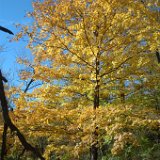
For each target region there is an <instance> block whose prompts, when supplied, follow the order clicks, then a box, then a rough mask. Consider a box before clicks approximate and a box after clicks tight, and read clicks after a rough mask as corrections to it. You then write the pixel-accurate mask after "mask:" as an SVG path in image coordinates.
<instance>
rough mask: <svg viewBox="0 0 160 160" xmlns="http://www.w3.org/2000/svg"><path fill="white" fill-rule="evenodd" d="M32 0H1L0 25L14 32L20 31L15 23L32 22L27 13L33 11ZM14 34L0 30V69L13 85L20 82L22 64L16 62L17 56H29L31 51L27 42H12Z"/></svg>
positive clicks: (26, 23)
mask: <svg viewBox="0 0 160 160" xmlns="http://www.w3.org/2000/svg"><path fill="white" fill-rule="evenodd" d="M32 9H33V8H32V0H0V26H3V27H5V28H8V29H9V30H11V31H12V32H13V33H14V34H16V33H18V29H17V28H16V26H15V24H25V25H28V24H31V19H29V18H27V17H25V14H26V13H27V12H29V11H32ZM13 37H14V36H13V35H9V34H7V33H5V32H1V31H0V46H3V51H0V69H1V70H2V73H3V74H4V76H5V77H6V78H7V79H8V81H9V83H10V84H12V85H17V84H18V81H19V80H18V76H17V73H18V70H19V69H20V66H19V65H18V64H17V63H16V58H17V57H20V56H29V54H30V52H29V50H28V49H26V47H25V46H26V42H24V41H23V40H20V41H18V42H10V40H11V39H12V38H13Z"/></svg>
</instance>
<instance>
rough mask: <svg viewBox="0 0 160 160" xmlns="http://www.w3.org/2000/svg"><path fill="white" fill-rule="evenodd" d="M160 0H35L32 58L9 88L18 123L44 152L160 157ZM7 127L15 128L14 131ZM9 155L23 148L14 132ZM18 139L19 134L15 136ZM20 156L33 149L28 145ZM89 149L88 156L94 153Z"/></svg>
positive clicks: (113, 158)
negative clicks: (27, 84) (28, 87)
mask: <svg viewBox="0 0 160 160" xmlns="http://www.w3.org/2000/svg"><path fill="white" fill-rule="evenodd" d="M159 5H160V4H159V2H158V1H156V0H146V1H138V0H120V1H119V0H75V1H72V0H56V1H53V0H44V1H37V2H34V3H33V7H34V11H33V12H32V13H29V14H28V16H31V17H32V18H33V19H34V23H33V25H32V26H23V27H22V32H20V33H19V34H18V35H17V37H16V39H19V38H21V37H24V36H27V37H28V41H29V42H28V48H29V49H30V50H31V52H32V54H33V56H34V60H33V61H32V62H30V61H29V60H27V59H22V58H19V59H18V62H19V63H21V64H22V65H24V66H26V70H23V71H22V72H21V73H20V76H21V79H22V80H28V81H30V79H31V80H32V85H33V86H34V84H35V85H36V87H34V88H32V90H31V91H29V92H27V93H24V92H23V87H22V88H21V86H20V88H11V89H10V90H9V91H8V92H7V96H8V98H10V99H12V101H13V102H14V105H15V106H16V108H15V110H14V112H13V113H12V119H13V121H14V123H15V124H16V125H17V126H18V127H19V129H20V130H21V131H22V132H23V134H24V135H25V136H26V137H27V139H28V140H29V141H30V142H31V143H33V144H34V145H35V146H37V148H38V149H39V150H40V152H41V153H42V154H43V156H44V157H45V158H46V159H48V160H50V159H53V160H54V159H63V160H67V159H68V160H72V159H73V160H76V159H82V160H85V159H86V160H88V159H91V160H97V159H101V160H102V159H103V160H127V159H130V160H134V159H136V160H142V159H144V160H146V159H147V160H149V159H155V160H158V158H159V157H160V153H159V152H158V150H159V149H160V144H159V143H160V133H159V127H160V115H159V110H160V83H159V82H160V67H159V64H158V62H157V57H156V51H158V49H159V42H160V38H159V37H160V32H159V27H160V24H159V16H158V14H159V12H158V10H159V8H160V6H159ZM37 84H40V85H37ZM9 135H10V134H9ZM9 138H10V139H11V140H8V142H10V143H11V144H14V146H13V147H10V146H9V144H8V157H10V158H11V157H13V158H15V157H18V155H20V154H21V152H22V149H21V145H20V143H19V141H18V140H17V139H16V138H15V137H14V134H12V135H10V137H9ZM12 141H14V142H12ZM21 156H22V157H23V158H22V159H25V158H28V157H30V158H31V159H35V157H34V155H32V154H31V153H29V152H25V153H24V154H22V155H21ZM90 157H91V158H90Z"/></svg>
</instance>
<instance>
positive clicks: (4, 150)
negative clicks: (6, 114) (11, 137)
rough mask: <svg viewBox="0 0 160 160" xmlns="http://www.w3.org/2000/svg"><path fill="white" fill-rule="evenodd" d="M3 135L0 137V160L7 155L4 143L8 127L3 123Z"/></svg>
mask: <svg viewBox="0 0 160 160" xmlns="http://www.w3.org/2000/svg"><path fill="white" fill-rule="evenodd" d="M3 128H4V129H3V135H2V148H1V160H4V158H5V155H6V154H7V148H6V142H7V130H8V125H7V124H6V123H4V127H3Z"/></svg>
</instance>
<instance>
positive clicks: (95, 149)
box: [90, 55, 100, 160]
mask: <svg viewBox="0 0 160 160" xmlns="http://www.w3.org/2000/svg"><path fill="white" fill-rule="evenodd" d="M99 70H100V68H99V58H98V55H97V58H96V86H95V90H94V106H93V109H94V119H93V121H94V132H93V133H92V146H91V148H90V159H91V160H97V159H98V126H97V124H96V109H97V108H98V107H99V90H100V86H99V81H100V80H99Z"/></svg>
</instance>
